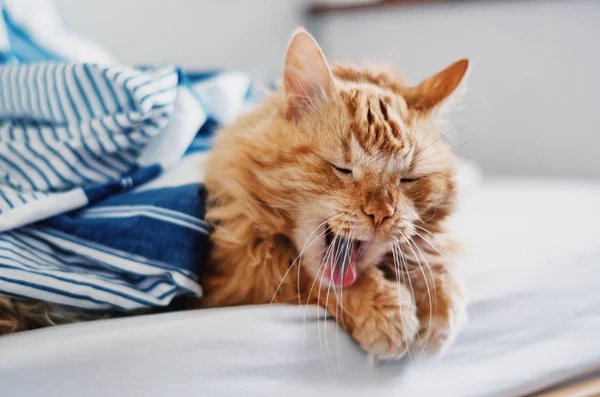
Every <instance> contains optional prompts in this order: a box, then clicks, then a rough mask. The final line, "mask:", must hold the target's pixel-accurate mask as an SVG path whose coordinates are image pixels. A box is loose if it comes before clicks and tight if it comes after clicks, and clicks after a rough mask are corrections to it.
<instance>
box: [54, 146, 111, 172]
mask: <svg viewBox="0 0 600 397" xmlns="http://www.w3.org/2000/svg"><path fill="white" fill-rule="evenodd" d="M65 147H66V148H67V149H69V151H70V152H71V153H73V156H75V158H77V160H78V161H79V162H80V163H81V164H83V165H84V166H85V167H87V169H88V170H89V171H91V172H95V173H97V174H99V175H100V176H102V177H103V178H105V179H107V180H110V179H112V177H111V176H110V175H108V174H106V173H104V172H103V171H102V170H100V169H97V168H96V167H93V166H92V165H90V163H88V162H87V161H86V160H85V159H84V158H83V157H82V156H81V154H79V152H78V151H77V150H75V149H74V148H73V147H72V146H71V144H69V143H68V142H66V143H65Z"/></svg>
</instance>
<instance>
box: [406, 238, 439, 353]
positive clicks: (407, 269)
mask: <svg viewBox="0 0 600 397" xmlns="http://www.w3.org/2000/svg"><path fill="white" fill-rule="evenodd" d="M400 233H402V232H400ZM402 235H403V236H404V238H405V240H407V241H408V237H406V235H405V234H404V233H402ZM409 247H410V245H409ZM398 248H399V249H400V252H401V256H400V258H401V263H402V265H403V267H404V269H405V270H406V273H407V277H406V279H407V280H408V285H409V287H410V293H411V295H412V298H413V302H415V304H416V302H417V299H416V295H415V290H414V287H413V284H412V280H411V277H410V271H409V268H408V263H407V262H406V258H405V255H404V249H403V248H402V245H401V244H398ZM411 249H412V248H411ZM415 256H416V253H415ZM427 294H428V295H429V289H427ZM429 298H430V299H429V303H430V304H431V296H429ZM430 320H431V318H430ZM417 339H418V340H419V343H420V344H421V345H422V344H423V341H422V340H421V337H420V335H419V334H418V333H417Z"/></svg>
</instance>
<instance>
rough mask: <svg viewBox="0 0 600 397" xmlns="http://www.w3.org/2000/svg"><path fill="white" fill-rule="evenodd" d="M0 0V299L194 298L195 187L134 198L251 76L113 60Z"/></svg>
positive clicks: (199, 144)
mask: <svg viewBox="0 0 600 397" xmlns="http://www.w3.org/2000/svg"><path fill="white" fill-rule="evenodd" d="M0 4H1V5H2V18H0V63H2V65H0V87H2V89H1V92H0V294H5V295H11V296H18V297H27V298H35V299H42V300H47V301H51V302H55V303H59V304H64V305H70V306H74V307H83V308H90V309H118V310H130V309H136V308H140V307H147V306H159V305H166V304H168V303H169V302H170V301H171V299H173V297H175V296H178V295H183V294H193V295H200V294H201V290H200V287H199V286H198V284H197V282H196V276H195V274H197V267H198V266H199V265H200V264H201V262H202V258H203V257H204V254H205V250H206V247H207V243H208V236H207V227H206V224H205V222H204V220H203V219H204V209H203V207H204V205H203V200H204V197H205V192H204V190H203V188H202V186H201V185H200V184H199V183H198V184H191V185H184V186H175V187H168V188H160V189H153V190H145V191H143V192H136V191H132V190H133V189H134V188H136V187H137V186H140V185H142V184H144V183H146V182H148V181H150V180H152V179H154V178H156V177H157V176H158V175H159V174H160V173H161V172H162V171H163V170H164V169H166V168H169V167H171V166H173V165H174V164H176V163H177V162H178V161H179V160H180V159H181V158H182V157H183V156H184V155H185V153H189V152H192V151H197V150H205V149H206V148H208V147H209V144H210V143H209V142H210V136H211V133H212V130H213V129H214V127H215V126H217V125H219V124H220V123H222V122H224V121H227V119H229V118H231V117H233V116H234V115H235V114H236V113H238V112H239V111H240V109H241V107H242V106H243V105H244V103H245V100H246V99H247V97H248V92H249V88H250V80H249V78H248V77H247V76H246V75H245V74H241V73H200V74H186V73H184V72H182V71H181V70H179V69H178V68H176V67H161V68H154V67H144V68H139V67H138V68H136V67H128V66H119V65H117V64H116V62H115V61H114V60H113V59H112V58H111V57H110V56H109V55H106V54H107V53H106V51H104V50H103V49H101V48H100V47H99V46H97V45H94V44H92V43H90V42H89V41H87V40H85V39H83V38H81V37H78V36H74V35H72V33H70V32H68V31H67V30H66V29H64V28H63V27H62V26H61V25H60V19H59V18H58V16H57V14H56V12H55V10H54V9H53V8H51V3H49V2H48V1H39V0H19V1H4V2H0ZM44 16H45V17H44ZM44 29H46V30H44ZM50 33H52V34H50ZM49 37H50V38H54V41H50V40H49V39H48V38H49ZM89 61H91V62H89Z"/></svg>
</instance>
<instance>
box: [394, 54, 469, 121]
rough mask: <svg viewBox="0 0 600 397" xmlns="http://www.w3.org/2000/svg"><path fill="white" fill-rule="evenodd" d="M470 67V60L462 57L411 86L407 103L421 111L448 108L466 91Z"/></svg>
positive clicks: (407, 95)
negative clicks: (465, 81)
mask: <svg viewBox="0 0 600 397" xmlns="http://www.w3.org/2000/svg"><path fill="white" fill-rule="evenodd" d="M468 69H469V60H468V59H461V60H460V61H457V62H455V63H453V64H452V65H450V66H448V67H447V68H446V69H444V70H442V71H441V72H439V73H437V74H435V75H433V76H431V77H429V78H428V79H426V80H424V81H422V82H421V83H420V84H419V85H418V86H416V87H412V88H410V89H409V90H408V91H407V93H406V95H405V99H406V102H407V105H408V106H409V107H411V108H413V109H416V110H421V111H430V110H439V109H441V108H447V107H448V106H447V105H448V104H449V103H455V102H457V101H458V100H459V99H460V98H459V97H460V96H461V94H462V93H464V91H465V84H464V83H463V84H461V82H463V80H465V75H466V74H467V71H468Z"/></svg>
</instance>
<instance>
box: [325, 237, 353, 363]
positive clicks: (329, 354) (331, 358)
mask: <svg viewBox="0 0 600 397" xmlns="http://www.w3.org/2000/svg"><path fill="white" fill-rule="evenodd" d="M346 243H347V240H344V241H342V242H341V243H340V240H339V239H338V240H337V242H334V243H333V244H336V245H345V244H346ZM336 245H334V250H335V246H336ZM337 248H338V249H337V250H336V251H337V254H336V255H335V258H334V259H333V266H337V263H338V261H339V258H340V255H341V251H342V250H341V249H340V248H341V247H337ZM342 274H343V273H342ZM332 284H333V280H332V278H331V277H329V283H328V285H327V296H326V298H325V308H327V307H329V293H330V291H331V285H332ZM334 289H335V288H334ZM337 304H338V302H337V300H336V314H337V309H338V306H337ZM336 329H338V328H336ZM323 333H324V335H325V347H326V349H327V354H328V356H329V359H330V361H331V365H332V366H333V371H334V372H335V364H334V363H333V357H332V355H331V349H330V348H329V342H328V339H327V322H326V321H323Z"/></svg>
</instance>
